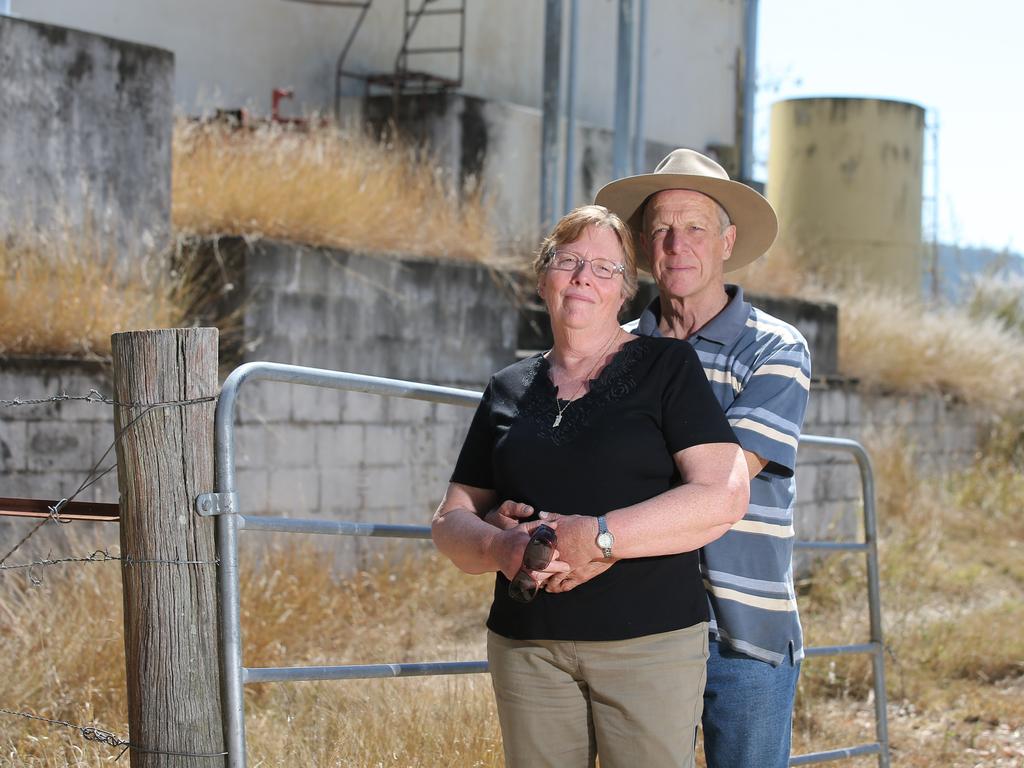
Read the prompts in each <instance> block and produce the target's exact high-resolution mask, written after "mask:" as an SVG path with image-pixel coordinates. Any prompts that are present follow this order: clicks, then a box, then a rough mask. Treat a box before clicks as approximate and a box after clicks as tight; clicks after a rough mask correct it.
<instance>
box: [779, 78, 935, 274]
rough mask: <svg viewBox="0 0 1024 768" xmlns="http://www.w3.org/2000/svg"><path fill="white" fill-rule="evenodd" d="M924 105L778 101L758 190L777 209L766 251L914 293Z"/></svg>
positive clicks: (918, 268)
mask: <svg viewBox="0 0 1024 768" xmlns="http://www.w3.org/2000/svg"><path fill="white" fill-rule="evenodd" d="M924 124H925V113H924V109H922V108H921V107H919V106H918V105H916V104H909V103H907V102H902V101H887V100H883V99H860V98H809V99H790V100H786V101H779V102H776V103H775V104H774V105H773V106H772V113H771V149H770V152H769V156H768V182H767V185H766V190H765V193H766V196H767V198H768V200H769V201H770V202H771V204H772V205H773V206H774V207H775V210H776V212H777V213H778V215H779V223H780V232H779V239H778V240H777V241H776V244H775V246H774V247H773V251H776V252H778V251H779V250H783V251H785V252H786V253H787V254H788V256H789V258H790V259H791V260H792V261H793V262H795V264H796V265H797V266H798V267H804V268H807V269H809V270H813V271H814V272H815V273H817V274H819V275H821V276H822V277H823V278H825V279H826V280H828V281H830V282H837V281H838V282H841V283H847V284H848V283H849V282H850V281H852V280H859V281H862V282H863V283H865V284H867V285H884V286H886V287H890V288H899V289H902V290H903V291H905V292H908V293H912V294H918V293H920V290H921V288H920V286H921V279H922V275H921V270H922V261H923V246H922V241H921V202H922V197H921V188H922V174H923V169H922V165H923V158H924Z"/></svg>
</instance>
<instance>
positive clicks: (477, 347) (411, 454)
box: [219, 241, 517, 553]
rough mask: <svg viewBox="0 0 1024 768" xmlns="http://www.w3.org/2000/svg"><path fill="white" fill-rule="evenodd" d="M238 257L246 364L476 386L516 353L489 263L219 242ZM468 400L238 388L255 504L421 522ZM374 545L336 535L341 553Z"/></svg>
mask: <svg viewBox="0 0 1024 768" xmlns="http://www.w3.org/2000/svg"><path fill="white" fill-rule="evenodd" d="M219 247H220V250H221V252H222V253H224V252H225V250H226V251H228V252H229V258H228V259H227V261H228V263H232V264H236V265H239V268H240V272H241V274H240V275H239V276H238V277H239V278H240V279H238V281H237V284H238V285H241V286H243V292H244V294H245V295H246V296H247V297H248V298H245V299H242V306H243V312H244V317H245V322H244V326H245V331H244V335H245V338H244V340H243V342H242V347H243V349H244V350H245V351H244V354H243V359H244V360H246V361H255V360H263V361H271V362H279V363H290V364H297V365H305V366H312V367H319V368H329V369H331V370H339V371H348V372H352V373H360V374H367V375H374V376H383V377H387V378H395V379H406V380H411V381H420V382H425V383H431V384H440V385H444V386H455V387H459V388H465V389H473V390H481V389H482V388H483V387H484V386H485V385H486V383H487V379H488V378H489V376H490V375H491V373H493V372H494V371H496V370H498V369H500V368H502V367H504V366H505V365H507V364H508V363H510V362H512V361H513V360H514V359H515V344H516V328H517V309H516V304H515V301H514V299H513V296H512V295H511V293H510V292H509V291H508V290H507V288H504V287H503V286H502V282H501V281H500V280H499V279H497V278H496V276H495V275H494V274H493V273H492V272H491V271H490V270H488V269H487V268H485V267H481V266H479V265H472V264H458V263H451V262H444V263H441V262H433V261H410V260H402V259H398V258H387V257H385V258H381V257H380V256H370V255H364V254H357V253H349V252H344V251H334V250H326V249H319V248H309V247H305V246H301V245H296V244H292V243H282V242H261V243H257V244H254V245H252V246H249V245H247V244H245V243H243V242H241V241H232V242H222V243H221V244H220V246H219ZM472 413H473V411H472V409H469V408H463V407H459V406H450V405H442V404H436V403H428V402H424V401H417V400H409V399H402V398H392V397H381V396H378V395H370V394H364V393H359V392H340V391H335V390H328V389H320V388H315V387H304V386H293V385H286V384H279V383H274V382H255V383H253V384H251V385H246V386H245V388H243V391H242V394H241V396H240V398H239V421H238V424H239V431H238V438H237V448H238V452H239V453H238V458H237V468H238V478H237V480H238V489H239V495H240V502H241V504H242V506H243V508H244V509H246V510H248V511H251V512H262V513H272V514H285V515H290V516H310V515H314V516H315V515H323V516H325V517H329V518H334V519H345V520H356V521H362V522H378V523H412V524H426V523H427V522H428V521H429V520H430V515H431V513H432V512H433V509H434V507H436V505H437V502H438V501H439V500H440V496H441V494H442V493H443V492H444V489H445V487H446V484H447V482H448V477H449V475H450V473H451V470H452V467H453V466H454V461H455V457H456V455H457V453H458V449H459V447H460V446H461V444H462V439H463V437H464V436H465V432H466V430H467V429H468V426H469V421H470V419H471V417H472ZM373 546H374V545H373V543H372V542H368V541H367V540H364V539H356V540H354V541H351V542H348V541H346V542H343V543H342V544H341V547H342V548H343V549H344V550H345V551H355V552H357V553H358V552H363V551H366V550H371V549H372V547H373Z"/></svg>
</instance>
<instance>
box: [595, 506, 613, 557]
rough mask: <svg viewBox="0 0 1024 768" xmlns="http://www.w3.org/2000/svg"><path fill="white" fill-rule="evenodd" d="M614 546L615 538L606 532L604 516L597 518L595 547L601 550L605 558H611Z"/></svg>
mask: <svg viewBox="0 0 1024 768" xmlns="http://www.w3.org/2000/svg"><path fill="white" fill-rule="evenodd" d="M614 544H615V537H614V536H612V532H611V531H609V530H608V522H607V521H606V520H605V519H604V515H601V516H600V517H599V518H597V546H599V547H600V548H601V552H602V554H604V556H605V557H611V556H612V546H613V545H614Z"/></svg>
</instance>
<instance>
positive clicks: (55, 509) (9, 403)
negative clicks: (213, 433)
mask: <svg viewBox="0 0 1024 768" xmlns="http://www.w3.org/2000/svg"><path fill="white" fill-rule="evenodd" d="M218 397H219V395H207V396H205V397H193V398H188V399H185V400H163V401H160V402H156V403H125V402H121V401H119V400H115V399H113V398H111V397H107V396H106V395H104V394H103V393H102V392H99V391H98V390H95V389H90V390H89V392H88V393H87V394H85V395H69V394H68V393H67V392H61V393H58V394H56V395H53V396H51V397H43V398H33V399H23V398H15V399H13V400H0V408H8V407H14V406H34V405H42V404H45V403H59V402H65V401H69V400H74V401H82V402H89V403H101V404H103V405H113V406H119V407H122V408H143V409H144V410H143V411H142V412H141V413H138V414H136V415H135V416H134V417H133V418H132V419H131V420H130V421H129V422H128V423H127V424H125V425H124V426H123V427H122V428H121V430H120V431H119V432H117V433H116V434H115V435H114V439H113V441H112V442H111V443H110V445H109V446H107V450H105V451H104V452H103V455H102V456H100V458H99V459H98V460H97V461H96V463H95V464H93V466H92V468H91V469H90V470H89V471H88V472H87V473H86V475H85V479H84V480H83V481H82V483H81V485H79V486H78V488H77V489H75V492H74V493H72V494H71V495H70V496H68V497H66V498H62V499H61V500H60V501H58V502H57V503H56V504H54V505H53V506H52V507H49V510H50V514H49V515H48V516H47V517H45V518H44V519H42V520H40V521H39V523H38V524H37V525H35V526H34V527H33V528H32V529H31V530H30V531H29V532H28V533H27V534H25V535H24V536H23V537H22V538H21V540H20V541H18V543H17V544H15V545H14V546H13V547H12V548H11V549H10V550H8V552H7V553H6V554H5V555H4V556H3V557H0V567H3V565H4V563H6V562H7V559H8V558H9V557H10V556H11V555H13V554H14V553H15V552H17V551H18V550H19V549H20V548H21V547H22V546H24V545H25V543H26V542H27V541H28V540H29V539H31V538H32V537H33V536H34V535H35V534H36V533H37V532H38V531H39V530H40V529H41V528H42V527H43V526H44V525H46V524H47V523H49V522H54V523H60V524H67V523H70V522H71V521H70V520H65V519H64V518H62V517H61V516H60V511H61V509H63V508H64V507H65V506H66V505H67V504H69V503H70V502H72V501H74V500H75V499H76V498H78V496H79V495H80V494H81V493H82V492H83V491H85V490H86V489H88V488H89V487H90V486H92V485H94V484H95V483H97V482H99V481H100V480H101V479H102V478H103V477H104V476H106V475H108V474H109V473H110V472H112V471H113V470H114V469H116V468H117V463H116V462H115V463H114V464H111V465H110V466H108V467H107V468H106V469H104V470H103V471H101V472H98V470H99V468H100V465H101V464H102V463H103V462H104V461H106V458H107V456H109V455H110V452H111V451H112V450H114V448H115V447H116V446H117V443H118V441H119V440H121V439H122V438H123V437H124V436H125V435H126V434H127V433H128V430H129V429H131V428H132V427H134V426H135V425H136V424H137V423H138V422H139V420H140V419H142V417H143V416H145V415H146V414H147V413H150V412H152V411H155V410H158V409H163V408H171V407H180V406H188V405H199V404H202V403H212V402H216V401H217V398H218Z"/></svg>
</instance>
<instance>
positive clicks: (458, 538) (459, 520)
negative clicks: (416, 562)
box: [430, 507, 501, 573]
mask: <svg viewBox="0 0 1024 768" xmlns="http://www.w3.org/2000/svg"><path fill="white" fill-rule="evenodd" d="M498 533H500V529H498V528H495V527H494V526H492V525H489V524H488V523H485V522H484V521H483V520H481V519H480V518H479V517H478V516H477V515H476V513H475V512H473V511H471V510H469V509H465V508H463V507H456V508H453V509H450V510H447V511H444V512H443V513H442V510H440V509H439V510H438V512H437V513H436V514H435V515H434V520H433V522H432V523H431V525H430V536H431V538H432V539H433V540H434V545H435V546H436V547H437V548H438V550H439V551H440V552H441V554H443V555H445V556H446V557H447V558H448V559H449V560H451V561H452V563H454V564H455V567H456V568H458V569H459V570H460V571H465V572H466V573H487V572H489V571H491V572H493V571H497V570H499V569H500V567H501V564H500V563H498V561H497V559H496V557H495V547H494V540H495V536H496V535H497V534H498Z"/></svg>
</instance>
